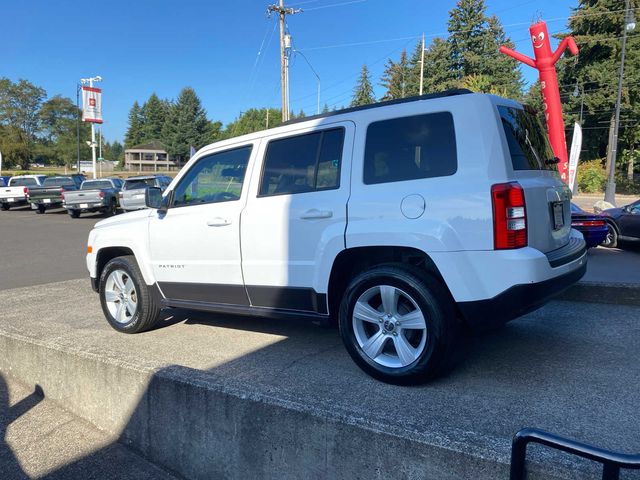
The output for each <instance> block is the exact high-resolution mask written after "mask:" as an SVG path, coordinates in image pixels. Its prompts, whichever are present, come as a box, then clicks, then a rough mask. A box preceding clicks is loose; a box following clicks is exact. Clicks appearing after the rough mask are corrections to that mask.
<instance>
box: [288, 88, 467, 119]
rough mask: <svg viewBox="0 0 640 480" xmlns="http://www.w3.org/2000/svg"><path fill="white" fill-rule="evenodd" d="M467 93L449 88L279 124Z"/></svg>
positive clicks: (462, 89) (464, 90) (463, 89)
mask: <svg viewBox="0 0 640 480" xmlns="http://www.w3.org/2000/svg"><path fill="white" fill-rule="evenodd" d="M468 93H474V92H472V91H471V90H468V89H466V88H451V89H449V90H445V91H443V92H437V93H427V94H426V95H415V96H413V97H405V98H398V99H396V100H386V101H384V102H376V103H371V104H369V105H362V106H359V107H349V108H343V109H342V110H335V111H333V112H327V113H320V114H318V115H311V116H309V117H303V118H295V119H293V120H287V121H286V122H283V123H281V125H292V124H294V123H300V122H306V121H307V120H316V119H318V118H326V117H332V116H334V115H342V114H343V113H351V112H359V111H360V110H369V109H371V108H378V107H386V106H387V105H397V104H399V103H409V102H416V101H419V100H432V99H434V98H443V97H454V96H456V95H466V94H468Z"/></svg>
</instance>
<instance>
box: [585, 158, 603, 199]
mask: <svg viewBox="0 0 640 480" xmlns="http://www.w3.org/2000/svg"><path fill="white" fill-rule="evenodd" d="M606 183H607V173H606V171H605V168H604V166H603V165H602V160H590V161H588V162H580V164H579V165H578V191H579V192H580V193H599V192H603V191H604V188H605V185H606Z"/></svg>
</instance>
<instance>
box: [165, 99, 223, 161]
mask: <svg viewBox="0 0 640 480" xmlns="http://www.w3.org/2000/svg"><path fill="white" fill-rule="evenodd" d="M210 135H211V125H210V123H209V120H207V114H206V112H205V110H204V108H202V103H201V102H200V99H199V98H198V96H197V95H196V92H195V91H194V90H193V88H190V87H186V88H183V89H182V90H181V91H180V94H179V95H178V99H177V100H176V102H175V104H174V105H173V106H172V107H171V108H170V110H169V114H168V115H167V121H166V122H165V124H164V128H163V129H162V142H163V144H164V145H165V147H166V149H167V152H168V153H169V155H170V156H171V157H177V158H179V159H181V160H186V159H188V158H189V149H190V147H192V146H193V147H195V148H196V149H198V148H200V147H203V146H204V145H206V144H207V143H209V142H210V140H211V138H210Z"/></svg>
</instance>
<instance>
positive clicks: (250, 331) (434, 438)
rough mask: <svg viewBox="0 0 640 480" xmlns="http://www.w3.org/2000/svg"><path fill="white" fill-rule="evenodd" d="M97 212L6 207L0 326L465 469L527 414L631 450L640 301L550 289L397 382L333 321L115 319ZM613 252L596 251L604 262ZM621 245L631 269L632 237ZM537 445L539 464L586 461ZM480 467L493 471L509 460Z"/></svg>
mask: <svg viewBox="0 0 640 480" xmlns="http://www.w3.org/2000/svg"><path fill="white" fill-rule="evenodd" d="M100 218H102V217H101V216H100V215H86V216H83V217H82V218H81V219H77V220H75V219H71V218H69V216H68V215H67V214H66V213H65V212H64V211H62V210H60V211H52V212H48V213H46V214H45V215H36V214H35V213H34V212H32V211H30V210H27V209H23V210H15V211H10V212H2V214H1V215H0V227H1V229H2V237H1V239H0V248H1V249H2V252H3V255H2V259H3V260H2V262H3V267H2V272H3V274H2V276H1V277H0V289H1V290H4V291H3V292H0V304H2V305H3V315H2V320H0V333H1V334H2V335H6V336H9V337H11V336H16V335H18V336H20V338H22V339H23V340H24V341H28V342H36V343H37V344H39V345H46V346H47V347H48V348H49V347H50V348H54V349H56V350H68V351H74V352H75V351H83V352H93V353H92V354H98V355H99V356H100V357H104V358H106V359H117V361H118V362H120V363H123V364H125V365H145V368H151V369H153V370H154V371H159V370H162V369H166V368H167V366H179V367H185V368H188V369H189V370H188V371H193V372H200V373H198V375H202V376H200V377H199V378H200V380H201V381H203V382H205V383H210V384H211V385H220V384H223V385H225V388H234V389H236V390H240V391H242V392H244V394H245V395H249V396H251V395H256V396H266V397H268V398H271V399H277V400H278V401H280V402H283V403H285V404H288V405H295V406H302V407H304V408H308V409H310V410H311V411H312V412H313V413H314V415H316V416H317V415H319V416H320V417H322V418H340V419H342V420H343V421H347V422H348V423H351V424H356V425H360V426H364V427H366V428H368V429H370V428H374V429H375V430H376V431H382V432H386V433H392V434H393V435H395V436H398V437H399V438H403V439H407V441H409V442H418V443H419V444H420V445H431V446H436V447H438V448H442V449H446V450H447V451H455V452H460V455H461V460H460V462H461V463H460V465H462V466H461V467H460V468H464V469H471V470H473V469H474V468H478V467H477V465H476V466H475V467H473V468H472V467H470V466H465V465H466V464H465V462H466V461H468V460H464V459H465V458H466V459H468V458H472V459H474V461H476V462H477V461H479V460H478V459H483V460H482V461H483V462H485V461H489V462H490V463H491V462H497V463H498V464H500V465H503V466H504V465H506V462H507V460H508V456H509V452H510V438H511V436H512V435H513V434H514V433H515V432H516V431H517V430H519V429H520V428H523V427H527V426H532V427H538V428H543V429H547V430H549V431H552V432H555V433H558V434H562V435H567V436H569V437H571V438H575V439H579V440H582V441H586V442H591V443H594V444H597V445H599V446H602V447H606V448H613V449H617V450H621V451H624V452H627V453H634V452H635V451H636V450H637V449H638V448H637V447H638V445H640V432H638V429H637V428H636V425H635V424H634V423H633V422H629V419H630V418H635V416H636V414H637V412H636V410H637V405H638V404H640V390H638V388H637V382H638V379H639V378H640V370H639V368H638V365H637V352H638V349H639V348H640V343H639V340H638V338H640V336H639V335H638V334H639V333H640V326H639V325H638V322H637V320H638V318H640V308H639V307H633V306H617V305H598V304H595V305H594V304H585V303H572V302H562V301H557V302H552V303H551V304H549V305H548V306H546V307H544V308H543V309H541V310H539V311H537V312H534V313H532V314H530V315H527V316H526V317H524V318H521V319H518V320H516V321H514V322H512V323H510V324H509V325H507V326H506V327H505V328H502V329H500V330H498V331H495V332H492V333H488V334H485V335H483V336H480V337H475V338H473V339H471V341H470V345H469V349H468V355H467V358H466V360H465V361H464V363H463V364H462V365H461V366H460V367H459V368H458V369H457V370H456V371H454V372H453V373H452V374H451V375H449V376H447V377H445V378H442V379H439V380H437V381H436V382H433V383H431V384H428V385H425V386H422V387H415V388H401V387H394V386H390V385H385V384H382V383H379V382H377V381H375V380H373V379H371V378H369V377H367V376H366V375H365V374H363V373H362V372H361V371H360V370H359V369H358V368H357V367H356V366H355V365H354V364H353V363H352V362H351V361H350V359H349V358H348V356H347V354H346V352H345V351H344V349H343V347H342V345H341V342H340V338H339V336H338V333H337V331H335V330H331V329H328V330H327V329H321V328H319V327H317V326H315V325H313V324H311V323H306V322H301V321H276V320H265V319H254V318H246V317H223V316H217V315H208V314H203V313H196V312H189V311H173V312H171V314H167V317H166V321H165V326H164V327H163V328H160V329H158V330H155V331H152V332H149V333H146V334H142V335H135V336H129V335H122V334H118V333H116V332H114V331H113V330H111V328H109V327H108V325H107V324H106V322H105V320H104V318H103V315H102V312H101V310H100V306H99V301H98V297H97V296H96V295H95V294H94V293H93V292H92V291H91V289H90V287H89V284H88V281H87V273H86V270H85V266H84V249H85V242H86V237H87V234H88V232H89V230H90V228H91V227H92V226H93V224H94V223H95V222H96V221H97V220H99V219H100ZM607 252H608V251H606V250H604V249H598V250H597V253H596V254H595V255H591V257H592V259H595V260H596V261H597V262H599V264H606V263H607V262H609V261H610V257H607V254H608V253H607ZM613 253H615V255H616V258H617V260H616V262H618V264H619V265H622V264H626V265H630V267H629V268H630V269H631V270H630V271H633V272H635V270H633V268H635V267H634V263H633V262H637V261H638V257H640V254H638V253H637V251H634V250H632V251H629V252H625V251H622V250H617V251H615V252H613ZM621 255H622V256H623V257H620V256H621ZM620 258H624V260H620ZM17 287H25V288H17ZM302 407H301V408H302ZM132 408H133V409H134V410H135V408H136V406H135V405H134V406H133V407H132ZM296 408H298V407H296ZM345 419H346V420H345ZM130 421H133V420H130ZM256 448H258V447H257V446H256ZM533 452H534V458H536V459H537V460H538V461H539V462H541V463H542V464H544V462H548V463H549V462H550V463H549V465H552V466H553V465H556V466H558V465H559V466H560V467H562V468H565V469H567V468H568V469H572V468H586V470H585V471H590V470H589V467H585V465H584V464H577V463H575V462H573V461H570V460H567V459H566V458H564V457H561V456H559V455H551V456H549V455H548V454H543V453H541V452H540V451H539V450H535V449H533ZM15 453H16V456H17V458H18V459H20V452H19V451H18V452H15ZM409 457H411V456H410V455H409ZM550 459H551V460H550ZM414 460H415V459H413V458H410V459H409V460H408V461H414ZM354 465H357V462H356V463H354ZM372 468H373V467H372ZM483 468H484V469H488V471H493V472H494V473H493V474H490V475H495V472H496V471H500V468H501V467H500V468H499V467H496V466H489V467H487V466H486V465H485V466H484V467H483ZM547 468H550V470H546V472H547V473H549V472H551V471H554V470H553V469H554V468H555V467H553V468H552V467H551V466H548V467H547ZM485 473H486V472H485ZM560 477H561V478H562V475H560ZM542 478H546V477H545V475H542ZM625 478H631V477H625Z"/></svg>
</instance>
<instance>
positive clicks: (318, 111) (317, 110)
mask: <svg viewBox="0 0 640 480" xmlns="http://www.w3.org/2000/svg"><path fill="white" fill-rule="evenodd" d="M293 51H294V52H295V53H299V54H300V55H301V56H302V58H304V61H305V62H307V65H309V68H310V69H311V71H312V72H313V74H314V75H315V76H316V80H317V81H318V95H317V100H318V104H317V107H316V114H319V113H320V75H318V72H316V69H315V68H313V65H311V62H310V61H309V59H308V58H307V56H306V55H305V54H304V53H302V52H301V51H299V50H295V49H294V50H293Z"/></svg>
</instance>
